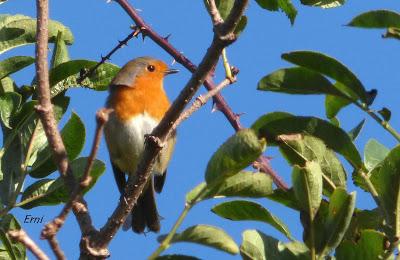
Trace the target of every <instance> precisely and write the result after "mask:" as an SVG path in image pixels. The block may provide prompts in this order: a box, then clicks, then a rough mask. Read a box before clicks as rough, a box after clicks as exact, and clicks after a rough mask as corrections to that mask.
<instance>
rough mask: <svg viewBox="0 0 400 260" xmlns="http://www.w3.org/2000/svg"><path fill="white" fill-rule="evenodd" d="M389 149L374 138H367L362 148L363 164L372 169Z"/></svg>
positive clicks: (369, 169)
mask: <svg viewBox="0 0 400 260" xmlns="http://www.w3.org/2000/svg"><path fill="white" fill-rule="evenodd" d="M389 152H390V150H389V149H388V148H386V146H384V145H383V144H381V143H379V142H378V141H377V140H375V139H369V140H368V142H367V144H366V145H365V148H364V164H365V167H366V168H367V170H368V171H372V170H373V169H374V168H375V167H376V166H377V165H378V164H379V163H381V162H382V161H383V160H384V159H385V157H386V156H387V155H388V153H389Z"/></svg>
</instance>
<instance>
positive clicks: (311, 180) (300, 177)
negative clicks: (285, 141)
mask: <svg viewBox="0 0 400 260" xmlns="http://www.w3.org/2000/svg"><path fill="white" fill-rule="evenodd" d="M292 183H293V190H294V194H295V196H296V198H297V201H298V203H299V206H300V207H301V209H302V210H304V211H305V212H307V213H308V214H309V215H310V216H311V219H314V217H315V214H317V211H318V208H319V205H320V204H321V199H322V171H321V168H320V166H319V164H318V163H316V162H313V161H310V162H308V161H307V162H306V163H305V165H304V167H300V166H298V165H295V166H294V167H293V171H292Z"/></svg>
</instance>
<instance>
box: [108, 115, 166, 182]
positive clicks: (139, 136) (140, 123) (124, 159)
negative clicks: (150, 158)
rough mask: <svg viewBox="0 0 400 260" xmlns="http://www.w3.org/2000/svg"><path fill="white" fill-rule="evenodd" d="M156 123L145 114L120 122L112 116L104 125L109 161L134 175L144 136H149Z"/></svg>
mask: <svg viewBox="0 0 400 260" xmlns="http://www.w3.org/2000/svg"><path fill="white" fill-rule="evenodd" d="M157 124H158V123H157V122H156V121H155V120H154V119H153V118H152V117H151V116H149V115H148V114H147V113H144V114H140V115H138V116H135V117H133V118H132V119H130V120H129V121H126V122H121V121H120V120H118V119H117V118H116V116H115V115H114V114H111V115H110V118H109V120H108V122H107V124H106V125H105V128H104V133H105V138H106V142H107V146H108V150H109V152H110V157H111V161H112V162H113V163H114V164H116V165H117V166H118V168H119V169H120V170H121V171H123V172H125V173H130V174H131V173H134V172H135V170H136V167H137V164H138V163H139V160H140V157H141V155H142V153H143V150H144V141H145V138H144V136H145V135H146V134H150V133H151V132H152V131H153V129H154V127H156V126H157Z"/></svg>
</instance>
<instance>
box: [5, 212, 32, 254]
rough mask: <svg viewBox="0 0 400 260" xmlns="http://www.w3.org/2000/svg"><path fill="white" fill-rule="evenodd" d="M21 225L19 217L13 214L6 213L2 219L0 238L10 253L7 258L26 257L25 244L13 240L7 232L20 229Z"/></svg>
mask: <svg viewBox="0 0 400 260" xmlns="http://www.w3.org/2000/svg"><path fill="white" fill-rule="evenodd" d="M20 229H21V225H20V224H19V223H18V221H17V219H16V218H15V217H14V216H13V215H11V214H8V215H5V216H3V217H2V218H1V219H0V240H1V242H2V244H3V246H4V248H5V249H6V251H7V253H8V257H9V258H6V259H13V260H20V259H26V249H25V246H24V244H22V243H16V242H13V240H12V239H11V238H10V236H9V235H8V234H7V232H8V231H10V230H20Z"/></svg>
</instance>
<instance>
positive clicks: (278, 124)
mask: <svg viewBox="0 0 400 260" xmlns="http://www.w3.org/2000/svg"><path fill="white" fill-rule="evenodd" d="M252 128H253V129H254V130H255V131H256V132H257V133H258V135H259V136H263V137H265V138H266V139H267V142H268V144H269V145H276V144H278V143H279V136H280V135H291V134H308V135H312V136H315V137H317V138H319V139H321V140H322V141H323V142H324V143H325V144H326V145H327V146H328V147H329V148H330V149H332V150H334V151H335V152H337V153H340V154H341V155H343V156H344V157H345V158H346V159H347V160H348V161H349V162H350V163H351V164H352V165H353V167H354V168H356V169H358V168H361V167H362V161H361V157H360V155H359V153H358V151H357V148H356V147H355V146H354V144H353V142H352V141H351V139H350V137H349V136H348V134H347V133H346V132H345V131H343V130H342V129H341V128H338V127H336V126H334V125H333V124H331V123H329V122H327V121H324V120H322V119H319V118H316V117H302V116H293V115H291V114H289V113H284V112H274V113H270V114H266V115H264V116H262V117H260V118H259V119H258V120H257V121H256V122H255V123H254V124H253V125H252Z"/></svg>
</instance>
